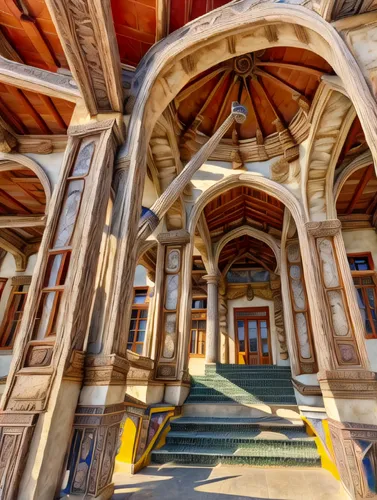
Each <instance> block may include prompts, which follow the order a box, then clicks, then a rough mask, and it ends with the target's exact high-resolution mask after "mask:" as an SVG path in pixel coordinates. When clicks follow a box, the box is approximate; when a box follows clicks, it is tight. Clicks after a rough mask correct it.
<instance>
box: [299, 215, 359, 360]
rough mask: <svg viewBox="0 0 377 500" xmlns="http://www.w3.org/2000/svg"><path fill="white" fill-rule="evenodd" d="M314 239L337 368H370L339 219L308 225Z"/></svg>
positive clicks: (330, 340)
mask: <svg viewBox="0 0 377 500" xmlns="http://www.w3.org/2000/svg"><path fill="white" fill-rule="evenodd" d="M306 227H307V230H308V233H309V235H311V237H312V238H313V240H314V242H315V243H314V244H315V250H316V254H317V256H318V263H319V266H318V267H319V273H320V279H321V283H322V286H323V291H324V294H325V301H324V305H325V307H326V308H327V311H328V317H329V319H330V331H329V332H328V334H329V343H330V345H331V346H332V352H333V359H334V362H335V366H337V367H346V366H348V367H354V368H357V367H360V368H361V367H367V366H368V357H367V353H366V348H365V342H364V334H363V326H362V320H361V316H360V312H359V308H358V305H357V299H356V292H355V290H354V287H353V283H352V280H351V274H350V270H349V265H348V261H347V258H346V254H345V249H344V243H343V244H342V236H341V233H340V230H341V222H340V221H339V220H338V219H334V220H327V221H323V222H309V223H307V224H306Z"/></svg>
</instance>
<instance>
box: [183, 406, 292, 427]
mask: <svg viewBox="0 0 377 500" xmlns="http://www.w3.org/2000/svg"><path fill="white" fill-rule="evenodd" d="M182 412H183V417H205V418H211V417H216V418H247V419H250V418H251V419H260V418H262V419H265V418H266V417H275V415H276V416H278V417H280V418H283V419H284V420H286V421H287V422H296V421H299V422H302V420H301V417H300V413H299V411H298V408H297V404H296V403H295V404H292V405H291V404H288V405H287V404H284V405H281V404H279V405H275V404H264V403H244V404H240V403H236V402H234V401H232V402H218V403H215V402H207V403H206V404H205V405H204V404H202V403H197V402H192V403H190V402H186V403H185V404H184V405H183V407H182Z"/></svg>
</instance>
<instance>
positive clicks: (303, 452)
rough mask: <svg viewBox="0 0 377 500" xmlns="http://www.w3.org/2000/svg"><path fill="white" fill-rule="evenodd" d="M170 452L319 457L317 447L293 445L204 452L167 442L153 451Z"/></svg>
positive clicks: (198, 454) (281, 457)
mask: <svg viewBox="0 0 377 500" xmlns="http://www.w3.org/2000/svg"><path fill="white" fill-rule="evenodd" d="M170 454H174V455H182V456H192V457H198V456H201V455H204V456H206V457H214V458H220V457H239V458H241V457H253V458H275V459H286V458H294V459H297V460H300V459H309V460H317V459H319V456H318V452H317V449H316V448H293V447H291V446H286V447H285V448H282V447H280V448H279V449H276V448H274V449H273V450H270V449H268V448H263V447H260V448H258V449H257V450H254V449H249V448H239V447H234V451H231V450H229V449H227V448H223V447H211V448H208V449H207V450H206V451H205V452H203V450H202V449H201V448H197V447H195V446H176V445H169V444H167V445H165V446H164V447H163V448H161V449H159V450H155V451H153V452H152V456H153V457H156V456H157V455H165V456H169V455H170Z"/></svg>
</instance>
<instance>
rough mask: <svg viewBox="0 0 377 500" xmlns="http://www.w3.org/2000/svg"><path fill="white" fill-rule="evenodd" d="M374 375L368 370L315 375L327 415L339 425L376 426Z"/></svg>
mask: <svg viewBox="0 0 377 500" xmlns="http://www.w3.org/2000/svg"><path fill="white" fill-rule="evenodd" d="M376 377H377V375H376V374H375V373H374V372H369V371H367V370H362V369H360V370H333V371H322V372H319V373H318V380H319V383H320V386H321V391H322V395H323V402H324V405H325V407H326V411H327V415H328V416H329V418H332V419H333V420H337V421H339V422H359V423H363V424H367V425H377V378H376Z"/></svg>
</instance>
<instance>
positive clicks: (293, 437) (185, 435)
mask: <svg viewBox="0 0 377 500" xmlns="http://www.w3.org/2000/svg"><path fill="white" fill-rule="evenodd" d="M167 437H168V438H175V439H177V438H180V439H198V440H205V439H213V440H221V439H223V440H226V441H239V442H241V441H245V442H248V441H252V442H254V441H255V442H262V443H267V442H270V441H273V442H279V443H280V442H281V443H289V442H305V443H310V444H312V443H314V442H315V439H314V438H313V437H310V436H308V435H307V434H306V432H305V431H304V430H284V431H280V432H279V431H276V430H275V431H270V430H264V431H260V430H258V429H255V430H250V431H242V432H224V431H212V432H211V431H178V430H173V429H172V430H171V431H170V432H169V434H168V436H167Z"/></svg>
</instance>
